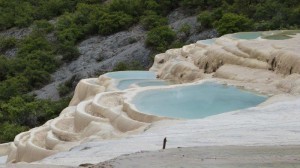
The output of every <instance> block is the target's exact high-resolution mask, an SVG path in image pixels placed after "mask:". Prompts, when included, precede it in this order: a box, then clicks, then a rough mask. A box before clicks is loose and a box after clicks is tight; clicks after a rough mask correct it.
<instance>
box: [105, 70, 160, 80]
mask: <svg viewBox="0 0 300 168" xmlns="http://www.w3.org/2000/svg"><path fill="white" fill-rule="evenodd" d="M105 75H106V76H108V77H110V78H114V79H156V74H155V73H154V72H150V71H116V72H109V73H106V74H105Z"/></svg>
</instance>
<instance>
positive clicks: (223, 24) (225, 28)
mask: <svg viewBox="0 0 300 168" xmlns="http://www.w3.org/2000/svg"><path fill="white" fill-rule="evenodd" d="M214 27H215V28H216V29H217V31H218V33H219V34H220V35H223V34H228V33H234V32H240V31H249V30H251V29H252V28H253V22H252V20H250V19H249V18H247V17H246V16H243V15H238V14H234V13H226V14H225V15H223V17H222V18H221V19H220V20H219V21H216V22H214Z"/></svg>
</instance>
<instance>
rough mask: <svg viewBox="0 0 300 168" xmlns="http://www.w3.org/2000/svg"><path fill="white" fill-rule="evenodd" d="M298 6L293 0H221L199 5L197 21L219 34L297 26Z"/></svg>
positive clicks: (299, 9) (297, 2)
mask: <svg viewBox="0 0 300 168" xmlns="http://www.w3.org/2000/svg"><path fill="white" fill-rule="evenodd" d="M199 2H200V1H199ZM206 2H209V1H206ZM299 5H300V1H296V0H286V1H283V0H265V1H252V0H224V1H221V3H220V4H219V5H209V4H206V5H204V6H202V9H203V11H202V12H200V13H199V15H198V21H199V22H200V23H201V26H202V28H204V29H207V28H216V29H217V31H218V32H219V34H220V35H223V34H226V33H233V32H239V31H263V30H274V29H289V28H297V27H299V24H300V21H299V18H300V14H299V13H300V8H299Z"/></svg>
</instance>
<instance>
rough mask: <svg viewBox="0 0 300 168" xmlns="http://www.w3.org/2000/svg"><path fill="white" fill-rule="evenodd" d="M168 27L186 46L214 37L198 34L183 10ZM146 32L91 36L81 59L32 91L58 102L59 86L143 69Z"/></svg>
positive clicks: (195, 24)
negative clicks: (124, 67) (126, 66)
mask: <svg viewBox="0 0 300 168" xmlns="http://www.w3.org/2000/svg"><path fill="white" fill-rule="evenodd" d="M168 21H169V26H170V27H171V28H172V29H173V30H174V31H175V32H177V36H178V38H179V39H181V40H183V41H185V43H187V44H190V43H194V42H196V41H197V40H201V39H207V38H213V37H216V36H217V32H216V31H215V30H206V31H203V32H199V31H198V28H199V23H198V22H197V18H196V16H188V15H187V14H185V13H184V11H183V10H181V9H177V10H174V11H173V12H172V13H170V14H169V15H168ZM183 25H189V27H190V31H189V33H188V34H185V33H182V32H179V30H180V28H181V27H182V26H183ZM146 33H147V32H146V31H145V30H144V29H143V28H142V27H141V26H139V25H137V26H135V27H132V28H131V29H130V30H128V31H122V32H119V33H116V34H113V35H110V36H93V37H90V38H88V39H86V40H83V41H82V42H80V43H79V44H78V49H79V51H80V54H81V56H80V57H79V58H78V59H77V60H75V61H73V62H71V63H67V64H65V65H63V66H62V67H61V68H59V69H58V70H57V71H56V72H55V73H54V74H52V79H53V82H52V83H50V84H48V85H46V86H44V87H43V88H41V89H39V90H36V91H34V93H35V94H36V95H37V97H38V98H42V99H48V98H50V99H53V100H57V99H59V94H58V91H57V87H58V85H59V84H61V83H63V82H65V81H67V80H69V79H71V78H72V77H73V78H75V81H74V82H73V83H74V84H73V85H74V86H76V84H77V82H78V81H79V80H80V79H84V78H89V77H96V76H98V75H99V74H102V73H104V72H108V71H111V70H112V69H113V68H114V67H115V66H116V65H117V64H118V63H119V62H124V63H132V62H134V61H137V62H138V63H140V64H141V66H142V67H144V68H145V69H147V68H149V66H151V59H152V58H151V50H150V49H149V48H147V47H146V46H145V38H146Z"/></svg>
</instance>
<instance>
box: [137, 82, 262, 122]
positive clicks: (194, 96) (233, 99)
mask: <svg viewBox="0 0 300 168" xmlns="http://www.w3.org/2000/svg"><path fill="white" fill-rule="evenodd" d="M266 98H267V97H266V96H259V95H256V94H253V93H250V92H247V91H244V90H241V89H238V88H236V87H233V86H225V85H221V84H216V83H211V82H207V83H203V84H198V85H191V86H182V87H177V88H169V89H165V90H159V89H157V90H149V91H144V92H141V93H139V94H137V95H136V96H135V97H134V98H133V103H134V104H135V106H136V108H137V109H138V110H139V111H142V112H144V113H147V114H152V115H158V116H166V117H173V118H187V119H196V118H204V117H207V116H211V115H216V114H220V113H224V112H229V111H233V110H238V109H244V108H248V107H253V106H256V105H258V104H260V103H262V102H263V101H265V100H266Z"/></svg>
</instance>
